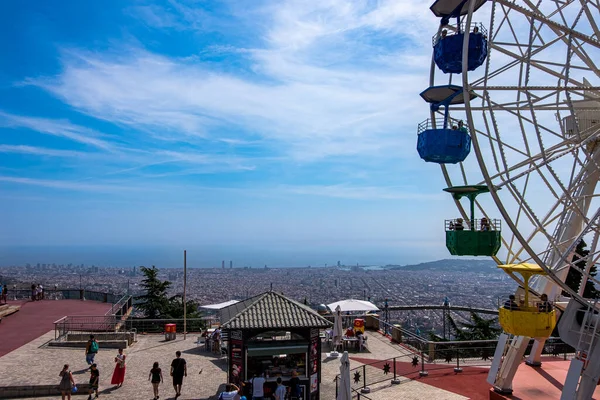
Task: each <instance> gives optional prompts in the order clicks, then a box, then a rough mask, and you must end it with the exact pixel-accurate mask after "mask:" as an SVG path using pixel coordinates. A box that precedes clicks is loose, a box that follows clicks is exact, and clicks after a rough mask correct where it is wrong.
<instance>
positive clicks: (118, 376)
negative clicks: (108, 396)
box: [58, 335, 157, 400]
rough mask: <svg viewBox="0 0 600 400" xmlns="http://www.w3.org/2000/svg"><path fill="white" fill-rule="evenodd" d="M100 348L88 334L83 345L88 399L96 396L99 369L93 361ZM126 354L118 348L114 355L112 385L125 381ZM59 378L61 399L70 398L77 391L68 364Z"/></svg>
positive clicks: (118, 385)
mask: <svg viewBox="0 0 600 400" xmlns="http://www.w3.org/2000/svg"><path fill="white" fill-rule="evenodd" d="M99 349H100V345H99V344H98V341H96V338H95V337H94V335H90V339H89V340H88V341H87V343H86V345H85V361H86V363H87V364H88V370H89V372H90V377H89V382H88V383H89V392H88V400H91V399H92V395H95V397H94V398H98V396H99V393H98V386H99V383H100V370H99V369H98V364H96V363H95V362H94V359H95V357H96V354H98V350H99ZM126 358H127V357H126V356H125V354H124V353H123V349H119V350H118V353H117V355H116V356H115V358H114V360H115V369H114V371H113V375H112V379H111V381H110V383H111V384H112V385H116V387H121V386H122V385H123V382H124V381H125V370H126V367H125V360H126ZM58 375H59V376H60V378H61V380H60V384H59V389H60V392H61V395H62V399H63V400H65V399H69V400H70V399H71V393H75V392H77V385H76V384H75V379H74V378H73V373H72V372H71V370H70V369H69V364H65V365H64V366H63V369H62V370H61V371H60V373H59V374H58ZM155 398H157V397H155Z"/></svg>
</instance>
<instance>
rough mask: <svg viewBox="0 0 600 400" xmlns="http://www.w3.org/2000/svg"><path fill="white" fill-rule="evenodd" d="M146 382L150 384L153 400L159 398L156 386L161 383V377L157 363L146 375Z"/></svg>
mask: <svg viewBox="0 0 600 400" xmlns="http://www.w3.org/2000/svg"><path fill="white" fill-rule="evenodd" d="M148 380H149V381H150V382H152V389H154V400H158V399H159V398H160V396H159V395H158V385H159V384H160V383H161V382H162V381H163V375H162V370H161V369H160V368H159V367H158V363H157V362H155V363H154V364H153V365H152V369H151V370H150V374H149V375H148Z"/></svg>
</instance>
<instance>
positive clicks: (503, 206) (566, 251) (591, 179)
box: [418, 0, 600, 398]
mask: <svg viewBox="0 0 600 400" xmlns="http://www.w3.org/2000/svg"><path fill="white" fill-rule="evenodd" d="M431 10H432V11H433V12H434V14H435V15H436V16H438V17H440V19H441V23H440V26H439V28H438V31H437V33H436V34H435V35H434V37H433V47H434V51H433V53H434V56H433V60H432V63H431V70H430V82H429V85H430V86H429V88H427V89H426V90H424V91H423V93H421V96H422V97H423V99H425V100H426V101H427V102H429V103H430V105H431V115H430V118H429V119H428V120H427V121H425V122H423V123H422V124H421V125H420V126H419V142H418V150H419V154H420V155H421V157H422V158H423V159H425V160H426V161H430V162H436V163H439V164H440V165H441V172H442V174H443V176H444V179H445V181H446V184H447V185H448V188H447V189H445V190H447V191H448V192H450V193H452V195H453V197H454V200H455V203H456V205H457V207H458V212H459V213H460V217H459V218H456V219H452V220H449V221H446V244H447V247H448V249H449V250H450V251H451V253H452V254H456V255H489V256H491V257H493V258H494V260H495V261H496V262H497V263H498V264H499V265H503V266H506V265H508V266H515V265H519V266H521V267H519V268H520V270H521V272H522V271H526V270H527V268H528V267H527V266H534V267H531V269H530V270H529V271H526V272H525V273H522V274H520V275H519V274H514V273H512V272H514V271H516V270H519V268H516V269H515V268H512V269H511V268H506V269H505V270H507V272H511V273H510V275H511V276H512V277H513V278H515V280H517V281H518V282H519V283H520V285H521V286H522V287H525V288H526V293H525V296H526V297H527V295H528V294H529V292H531V293H533V294H534V295H535V296H538V295H542V294H546V295H547V296H548V297H549V298H551V299H552V300H555V301H560V300H568V299H565V298H564V297H563V296H562V294H565V293H566V294H568V296H569V297H570V299H573V301H571V303H577V304H575V305H573V308H574V307H577V308H580V307H582V306H583V307H587V308H588V309H589V310H591V311H592V312H594V313H595V312H596V311H595V309H596V305H597V304H596V302H594V301H591V300H590V299H587V298H586V297H584V295H585V294H586V293H585V290H584V289H585V287H586V283H587V284H588V285H589V283H593V284H595V285H596V288H598V289H600V280H599V278H598V277H596V276H593V273H592V271H591V267H592V266H593V265H595V264H596V263H597V262H598V259H599V258H600V244H599V241H600V199H599V195H600V189H599V188H598V181H599V180H600V69H599V68H598V66H597V64H596V63H597V62H600V28H599V25H598V24H600V2H599V1H584V0H577V1H575V0H563V1H558V0H544V1H540V0H537V1H530V0H523V1H518V2H516V1H508V0H494V1H486V0H437V1H435V2H434V3H433V5H432V6H431ZM488 192H489V194H488ZM465 197H466V198H468V200H469V202H468V204H467V203H465V202H464V200H461V199H464V198H465ZM467 205H468V206H470V207H467ZM476 214H480V215H481V218H480V219H479V220H478V219H476V217H475V216H476ZM463 220H466V221H467V227H466V229H465V228H464V227H462V223H463ZM457 224H458V226H459V227H460V230H456V228H457ZM490 227H491V229H490ZM583 243H585V244H586V245H587V246H588V248H587V249H586V252H585V254H576V256H575V257H574V255H575V253H576V249H578V246H580V247H579V249H578V251H579V252H581V248H582V247H583ZM588 250H589V252H588ZM524 266H525V267H524ZM569 270H574V271H577V272H578V273H579V274H575V277H576V278H577V279H578V280H579V282H578V284H579V285H578V289H572V288H571V287H570V286H569V285H567V284H566V283H565V281H566V280H567V276H568V273H569ZM531 271H533V272H532V273H530V272H531ZM536 273H537V276H534V277H531V275H536ZM530 277H531V279H529V278H530ZM588 282H589V283H588ZM565 304H566V303H565ZM592 309H593V310H592ZM584 325H585V324H584ZM597 329H600V328H594V332H593V334H592V337H593V336H595V335H596V331H597ZM550 331H551V329H550ZM561 335H562V333H561ZM529 336H531V335H529ZM531 337H536V336H531ZM573 340H576V341H577V342H578V345H580V344H581V342H582V340H581V335H580V336H579V338H578V339H573ZM592 341H593V340H592ZM542 345H543V342H542ZM592 350H593V349H592V346H591V345H590V346H589V348H588V350H587V353H585V354H586V356H588V355H589V354H588V353H589V352H591V351H592ZM597 357H600V349H598V354H597ZM597 360H599V361H600V358H598V359H597ZM598 364H600V362H598ZM583 369H585V365H584V367H583ZM596 373H597V374H599V373H600V372H596ZM596 382H597V378H596ZM509 386H510V383H509ZM578 398H579V397H578Z"/></svg>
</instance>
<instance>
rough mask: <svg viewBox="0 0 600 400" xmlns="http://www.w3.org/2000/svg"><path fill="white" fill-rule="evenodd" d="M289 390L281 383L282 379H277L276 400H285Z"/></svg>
mask: <svg viewBox="0 0 600 400" xmlns="http://www.w3.org/2000/svg"><path fill="white" fill-rule="evenodd" d="M286 392H287V389H286V387H285V386H283V383H282V382H281V377H280V376H279V377H277V389H275V400H285V393H286Z"/></svg>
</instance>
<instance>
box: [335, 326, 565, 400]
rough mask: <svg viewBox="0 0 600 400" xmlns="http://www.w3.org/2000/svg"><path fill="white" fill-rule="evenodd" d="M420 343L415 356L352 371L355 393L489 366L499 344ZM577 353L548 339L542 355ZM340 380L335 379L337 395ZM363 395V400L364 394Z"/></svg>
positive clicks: (424, 341) (392, 359)
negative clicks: (444, 373) (469, 368)
mask: <svg viewBox="0 0 600 400" xmlns="http://www.w3.org/2000/svg"><path fill="white" fill-rule="evenodd" d="M395 329H397V328H395ZM420 343H421V344H420V345H419V346H418V347H420V350H418V349H416V348H415V347H414V345H413V346H409V348H411V350H412V351H413V354H409V355H404V356H398V357H394V358H390V359H387V360H383V361H375V362H373V363H371V364H365V365H362V366H360V367H357V368H353V369H351V370H350V380H351V388H352V390H353V391H354V392H357V393H358V392H359V391H365V392H367V393H368V390H369V389H370V386H372V385H377V384H380V383H383V382H386V381H391V382H392V383H394V384H399V383H400V382H401V381H400V378H409V379H412V378H415V377H417V376H426V375H428V374H429V373H430V372H434V371H441V370H453V371H454V372H455V373H459V372H462V371H463V368H465V367H482V366H490V365H491V361H492V358H493V356H494V351H495V349H496V345H497V341H496V340H479V341H470V342H457V341H453V342H432V341H427V340H424V339H422V340H421V342H420ZM413 344H415V343H413ZM532 345H533V339H532V341H531V342H530V343H529V346H528V348H527V351H526V354H529V352H530V351H531V346H532ZM574 351H575V350H574V349H573V348H572V347H570V346H569V345H567V344H565V343H564V342H562V341H561V340H560V339H558V338H549V339H548V340H547V341H546V344H545V346H544V350H543V352H542V354H551V355H553V356H560V355H562V356H563V357H564V359H565V360H566V359H567V355H568V354H570V355H573V354H574ZM338 377H339V376H338ZM338 377H336V393H337V390H338V388H337V385H338ZM361 396H363V398H364V394H361Z"/></svg>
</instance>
